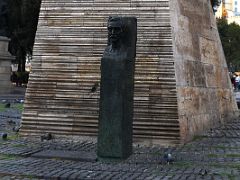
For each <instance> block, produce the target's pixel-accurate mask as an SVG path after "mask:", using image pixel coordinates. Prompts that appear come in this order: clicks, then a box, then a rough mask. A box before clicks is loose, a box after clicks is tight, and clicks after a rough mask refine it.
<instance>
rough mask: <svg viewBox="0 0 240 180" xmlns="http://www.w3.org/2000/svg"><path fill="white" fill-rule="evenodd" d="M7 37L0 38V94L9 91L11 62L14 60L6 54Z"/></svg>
mask: <svg viewBox="0 0 240 180" xmlns="http://www.w3.org/2000/svg"><path fill="white" fill-rule="evenodd" d="M8 42H9V39H8V38H7V37H3V36H0V77H1V79H0V93H1V94H4V93H9V92H10V91H11V86H12V84H11V81H10V76H11V61H12V60H13V59H14V57H13V56H11V55H10V53H9V52H8Z"/></svg>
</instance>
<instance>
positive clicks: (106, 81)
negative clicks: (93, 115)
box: [98, 16, 137, 159]
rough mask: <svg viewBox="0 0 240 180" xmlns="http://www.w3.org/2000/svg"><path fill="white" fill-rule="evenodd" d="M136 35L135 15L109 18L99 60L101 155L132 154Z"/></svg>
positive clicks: (103, 156)
mask: <svg viewBox="0 0 240 180" xmlns="http://www.w3.org/2000/svg"><path fill="white" fill-rule="evenodd" d="M136 35H137V20H136V18H134V17H117V16H113V17H109V20H108V46H107V47H106V49H105V51H104V54H103V57H102V59H101V86H100V105H99V111H100V113H99V132H98V157H100V158H108V159H125V158H127V157H128V156H129V155H130V154H131V153H132V122H133V92H134V64H135V56H136V39H137V38H136Z"/></svg>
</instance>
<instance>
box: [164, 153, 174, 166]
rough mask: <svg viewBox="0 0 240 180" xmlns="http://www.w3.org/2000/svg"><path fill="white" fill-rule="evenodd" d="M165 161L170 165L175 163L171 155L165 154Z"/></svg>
mask: <svg viewBox="0 0 240 180" xmlns="http://www.w3.org/2000/svg"><path fill="white" fill-rule="evenodd" d="M163 159H164V160H165V162H167V164H170V163H172V162H173V157H172V154H170V153H166V154H164V156H163Z"/></svg>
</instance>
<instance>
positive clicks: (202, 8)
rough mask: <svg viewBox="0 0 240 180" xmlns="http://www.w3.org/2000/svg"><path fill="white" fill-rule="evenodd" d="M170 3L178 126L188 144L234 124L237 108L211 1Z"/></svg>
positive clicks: (174, 0)
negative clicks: (221, 126)
mask: <svg viewBox="0 0 240 180" xmlns="http://www.w3.org/2000/svg"><path fill="white" fill-rule="evenodd" d="M170 2H171V3H170V4H171V12H172V13H171V20H172V27H173V28H172V31H173V33H172V34H173V42H174V43H173V44H174V57H175V58H174V59H175V70H176V82H177V84H176V85H177V92H178V108H179V123H180V127H181V128H180V130H181V139H182V141H186V140H189V139H191V138H192V137H193V136H194V135H196V134H198V133H200V132H202V131H203V130H207V129H209V128H210V127H212V126H214V125H219V123H223V122H224V120H231V119H232V118H233V117H234V115H235V112H236V111H237V106H236V102H235V99H234V96H233V93H232V88H231V87H232V86H231V82H230V79H229V75H228V68H227V65H226V61H225V57H224V53H223V50H222V46H221V42H220V39H219V35H218V31H217V26H216V21H215V18H214V15H213V13H212V10H211V5H210V1H208V0H194V1H187V0H172V1H170ZM235 117H236V116H235Z"/></svg>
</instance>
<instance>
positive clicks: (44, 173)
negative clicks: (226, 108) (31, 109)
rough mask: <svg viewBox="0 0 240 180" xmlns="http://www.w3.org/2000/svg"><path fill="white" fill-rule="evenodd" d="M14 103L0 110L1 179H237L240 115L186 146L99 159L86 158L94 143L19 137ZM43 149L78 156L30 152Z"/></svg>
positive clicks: (141, 148)
mask: <svg viewBox="0 0 240 180" xmlns="http://www.w3.org/2000/svg"><path fill="white" fill-rule="evenodd" d="M16 102H17V101H16ZM16 102H15V103H12V104H11V108H9V109H7V110H5V111H3V112H0V133H1V132H7V133H8V139H7V140H2V139H1V140H0V179H6V180H8V179H103V180H107V179H126V180H130V179H139V180H141V179H142V180H147V179H149V180H151V179H154V180H158V179H164V180H167V179H173V180H177V179H179V180H185V179H190V180H192V179H206V180H207V179H209V180H211V179H216V180H218V179H219V180H221V179H224V180H225V179H229V180H234V179H236V180H237V179H240V121H239V120H236V121H234V122H231V123H228V124H226V125H225V126H222V127H219V128H215V129H213V130H212V131H210V132H207V133H205V134H203V135H202V136H198V137H196V138H195V139H194V140H193V141H192V142H191V143H188V144H186V145H184V146H180V147H176V148H173V147H168V148H166V147H160V146H154V147H144V146H134V153H133V155H132V156H131V157H130V158H128V159H127V160H125V161H123V162H119V163H102V162H99V161H95V160H94V158H93V159H91V158H90V159H91V160H89V159H88V158H87V155H90V156H91V154H95V152H96V142H88V141H67V140H65V139H62V140H56V139H53V140H50V141H41V140H40V138H38V139H32V140H24V139H21V138H19V137H18V136H17V133H16V132H14V131H13V130H12V129H13V128H14V127H15V126H18V125H19V123H20V118H21V113H20V111H19V110H18V109H17V108H16V107H17V105H18V104H19V102H17V103H16ZM46 151H47V153H45V154H48V153H49V154H50V153H53V152H58V153H59V152H62V154H63V155H66V154H68V155H69V154H71V153H73V154H74V153H75V154H76V153H77V154H79V157H80V158H79V159H78V160H77V161H74V160H71V158H68V159H62V158H61V157H53V158H44V157H33V156H34V154H35V153H39V152H41V153H42V152H46ZM166 153H170V154H171V155H172V156H173V159H174V160H173V162H172V163H170V164H168V163H167V162H166V160H165V159H164V155H165V154H166ZM86 154H87V155H86ZM81 157H82V158H81ZM92 157H94V156H92Z"/></svg>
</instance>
